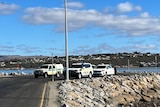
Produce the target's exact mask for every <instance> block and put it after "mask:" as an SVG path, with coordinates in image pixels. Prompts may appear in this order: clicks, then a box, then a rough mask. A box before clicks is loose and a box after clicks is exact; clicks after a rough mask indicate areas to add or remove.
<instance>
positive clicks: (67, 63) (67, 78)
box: [64, 0, 69, 80]
mask: <svg viewBox="0 0 160 107" xmlns="http://www.w3.org/2000/svg"><path fill="white" fill-rule="evenodd" d="M64 9H65V54H66V80H69V72H68V65H69V61H68V28H67V27H68V26H67V0H64Z"/></svg>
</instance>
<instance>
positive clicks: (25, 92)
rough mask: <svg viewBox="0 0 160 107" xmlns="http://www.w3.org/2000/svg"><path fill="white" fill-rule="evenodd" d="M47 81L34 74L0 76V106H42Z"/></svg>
mask: <svg viewBox="0 0 160 107" xmlns="http://www.w3.org/2000/svg"><path fill="white" fill-rule="evenodd" d="M48 81H49V79H44V78H43V77H42V78H38V79H35V78H34V76H20V77H5V78H2V77H0V107H42V106H43V104H44V103H43V102H46V100H47V98H45V94H44V93H45V92H44V87H45V86H46V84H47V82H48ZM43 94H44V95H43ZM42 101H43V102H42ZM43 107H44V106H43Z"/></svg>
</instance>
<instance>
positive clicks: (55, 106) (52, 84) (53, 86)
mask: <svg viewBox="0 0 160 107" xmlns="http://www.w3.org/2000/svg"><path fill="white" fill-rule="evenodd" d="M60 82H61V81H49V82H48V88H49V95H48V97H49V101H48V107H60V103H59V102H58V95H59V90H58V88H57V87H58V84H59V83H60Z"/></svg>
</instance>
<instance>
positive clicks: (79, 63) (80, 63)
mask: <svg viewBox="0 0 160 107" xmlns="http://www.w3.org/2000/svg"><path fill="white" fill-rule="evenodd" d="M82 64H91V63H83V62H78V63H72V65H82Z"/></svg>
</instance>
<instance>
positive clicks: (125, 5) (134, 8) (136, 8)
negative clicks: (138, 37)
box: [117, 2, 142, 13]
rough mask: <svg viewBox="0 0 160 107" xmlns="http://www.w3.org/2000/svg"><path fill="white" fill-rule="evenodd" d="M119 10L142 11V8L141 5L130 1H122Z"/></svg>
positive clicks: (121, 11)
mask: <svg viewBox="0 0 160 107" xmlns="http://www.w3.org/2000/svg"><path fill="white" fill-rule="evenodd" d="M117 9H118V12H120V13H123V12H131V11H141V10H142V8H141V7H140V6H134V5H133V4H131V3H129V2H125V3H121V4H119V5H118V6H117Z"/></svg>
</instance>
